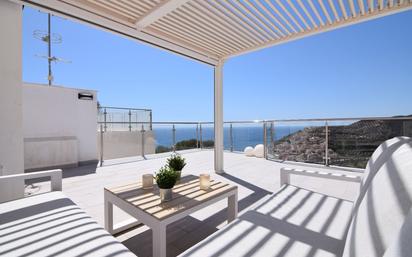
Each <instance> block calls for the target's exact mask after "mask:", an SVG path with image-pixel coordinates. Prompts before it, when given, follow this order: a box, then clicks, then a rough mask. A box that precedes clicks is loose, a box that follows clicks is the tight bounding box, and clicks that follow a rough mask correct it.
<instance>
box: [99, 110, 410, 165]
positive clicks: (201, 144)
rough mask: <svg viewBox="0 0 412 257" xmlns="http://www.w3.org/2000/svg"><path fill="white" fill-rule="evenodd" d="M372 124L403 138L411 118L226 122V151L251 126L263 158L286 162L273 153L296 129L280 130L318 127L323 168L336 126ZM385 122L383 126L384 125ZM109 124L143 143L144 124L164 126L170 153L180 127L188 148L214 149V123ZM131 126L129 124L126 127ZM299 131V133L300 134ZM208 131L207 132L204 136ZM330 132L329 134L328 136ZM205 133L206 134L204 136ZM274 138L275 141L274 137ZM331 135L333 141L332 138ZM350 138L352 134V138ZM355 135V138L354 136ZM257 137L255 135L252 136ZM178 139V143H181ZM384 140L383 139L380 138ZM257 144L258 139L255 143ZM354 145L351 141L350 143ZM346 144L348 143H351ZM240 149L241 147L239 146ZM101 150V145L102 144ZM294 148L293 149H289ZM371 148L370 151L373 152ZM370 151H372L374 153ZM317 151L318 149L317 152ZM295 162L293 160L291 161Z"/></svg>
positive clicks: (174, 148) (235, 148)
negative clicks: (132, 131)
mask: <svg viewBox="0 0 412 257" xmlns="http://www.w3.org/2000/svg"><path fill="white" fill-rule="evenodd" d="M368 121H369V122H372V123H373V122H374V121H380V122H384V124H386V123H388V122H389V123H394V124H395V123H397V124H398V125H399V126H400V127H402V128H401V130H400V131H397V132H396V131H395V132H394V133H392V134H391V135H390V136H402V135H408V136H412V117H409V116H403V117H351V118H315V119H269V120H243V121H225V122H224V126H225V150H229V151H231V152H235V151H241V150H243V148H241V146H239V145H236V142H237V140H238V138H235V132H236V131H238V130H239V128H238V127H241V126H244V127H245V126H246V127H247V126H252V127H254V131H255V132H254V133H256V131H257V130H258V128H259V127H260V128H261V130H260V131H261V132H260V133H259V135H258V136H259V137H261V140H259V143H262V144H263V145H264V149H265V151H264V157H265V158H267V159H275V160H288V156H283V157H282V156H280V157H279V156H277V153H276V146H278V145H279V144H278V143H279V141H281V140H283V139H284V138H287V137H289V136H290V134H294V133H296V132H297V129H294V130H292V132H291V133H289V134H285V135H284V136H282V137H281V138H279V135H277V134H279V131H280V130H281V129H282V128H284V127H287V126H289V125H290V124H295V125H296V124H301V125H299V126H301V128H300V129H299V130H304V129H305V128H318V129H317V130H316V131H317V133H318V136H319V135H321V136H322V146H323V150H322V152H323V153H322V156H321V160H322V161H321V162H320V161H319V158H318V159H317V160H316V162H315V163H319V164H324V165H330V164H331V156H330V152H331V149H330V147H331V141H333V140H336V137H335V135H333V132H335V131H337V128H338V127H342V129H343V127H344V126H349V125H350V124H355V123H356V122H368ZM385 122H386V123H385ZM111 123H117V124H132V125H134V127H140V128H141V129H140V132H141V134H142V140H144V133H145V125H146V127H147V128H148V129H150V130H153V127H155V129H154V130H156V127H159V126H161V127H163V128H165V127H166V129H167V128H169V129H170V139H171V141H170V143H169V145H168V146H167V147H165V148H164V149H165V150H169V151H177V150H182V149H184V147H183V148H182V146H179V139H178V137H177V133H178V132H179V131H182V128H181V127H184V128H186V129H187V128H188V127H191V128H192V129H193V131H195V132H194V134H193V138H183V139H186V140H188V139H192V140H194V141H193V142H194V143H193V145H191V148H196V149H203V148H207V147H211V146H213V122H202V121H199V122H196V121H195V122H193V121H188V122H187V121H157V122H153V121H146V122H139V121H137V122H129V121H126V122H111V121H106V124H111ZM147 124H150V126H147ZM100 125H101V126H100V129H99V130H100V133H104V132H105V131H106V130H105V129H104V127H102V126H104V124H103V123H102V122H100ZM129 126H130V125H129ZM299 130H298V131H299ZM206 132H207V133H206ZM331 133H332V134H331ZM207 134H208V135H207ZM276 136H277V138H276ZM331 136H332V139H331ZM351 136H352V135H351ZM353 136H356V135H353ZM255 137H256V135H255ZM183 139H182V138H181V140H183ZM354 140H355V141H356V140H358V141H359V142H360V141H361V138H358V139H356V138H355V139H354ZM382 140H383V138H382ZM355 141H354V144H357V142H355ZM205 142H207V143H208V145H207V146H205ZM255 142H256V143H257V142H258V140H255ZM352 143H353V142H352ZM352 143H350V142H349V143H348V144H352ZM378 143H379V144H380V142H376V144H378ZM333 144H335V145H336V142H334V141H333ZM376 144H374V145H373V146H374V148H376V147H377V145H376ZM242 146H243V145H242ZM101 147H103V144H102V145H101ZM142 147H143V148H144V144H142ZM292 147H293V146H292ZM346 147H351V146H350V145H347V146H346ZM374 148H373V149H374ZM373 149H371V150H373ZM317 150H319V149H317ZM101 152H103V149H101ZM141 152H142V156H143V157H144V153H145V152H144V149H142V151H141ZM366 155H367V153H365V158H364V159H365V160H366V159H369V156H366ZM102 160H103V156H101V161H102ZM292 160H294V159H292ZM294 161H305V160H299V159H297V160H294ZM307 161H308V162H311V161H310V160H307Z"/></svg>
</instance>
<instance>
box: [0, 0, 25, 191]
mask: <svg viewBox="0 0 412 257" xmlns="http://www.w3.org/2000/svg"><path fill="white" fill-rule="evenodd" d="M0 34H1V39H0V165H1V166H2V167H3V168H1V167H0V175H8V174H15V173H22V172H23V166H24V164H23V129H22V86H21V81H22V63H21V62H22V54H21V52H22V42H21V41H22V11H21V5H18V4H14V3H11V2H9V1H0ZM22 195H23V184H22V183H19V184H7V185H0V198H4V199H6V198H7V199H13V198H17V197H21V196H22Z"/></svg>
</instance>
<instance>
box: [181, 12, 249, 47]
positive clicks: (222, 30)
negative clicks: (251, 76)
mask: <svg viewBox="0 0 412 257" xmlns="http://www.w3.org/2000/svg"><path fill="white" fill-rule="evenodd" d="M190 7H191V8H189V7H186V6H183V7H182V8H183V10H187V11H188V12H192V13H193V15H197V17H199V19H204V21H205V22H208V23H210V24H212V25H213V26H214V29H216V31H217V32H218V33H220V35H225V34H226V36H227V37H228V38H229V39H230V40H233V41H235V42H237V43H238V44H240V45H242V46H243V47H250V46H252V45H253V43H252V42H250V41H247V40H245V38H243V37H240V36H239V35H238V34H236V33H234V32H233V31H231V30H230V28H228V27H225V26H224V25H223V21H221V20H220V18H219V17H218V16H215V15H214V14H212V13H210V16H208V15H205V14H204V13H203V12H200V11H198V9H197V8H196V7H193V6H190ZM211 16H213V17H214V18H215V19H217V20H219V21H220V22H217V21H216V20H215V19H213V18H211Z"/></svg>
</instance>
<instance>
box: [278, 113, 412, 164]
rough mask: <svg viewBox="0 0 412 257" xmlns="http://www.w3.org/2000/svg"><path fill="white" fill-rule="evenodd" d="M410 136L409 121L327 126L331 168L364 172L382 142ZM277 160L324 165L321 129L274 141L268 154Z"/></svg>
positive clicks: (323, 130) (312, 129) (411, 131)
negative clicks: (361, 170) (271, 154)
mask: <svg viewBox="0 0 412 257" xmlns="http://www.w3.org/2000/svg"><path fill="white" fill-rule="evenodd" d="M402 135H405V136H412V121H411V120H409V121H403V120H392V121H358V122H354V123H352V124H350V125H346V126H329V157H330V164H331V165H339V166H347V167H358V168H364V167H365V166H366V163H367V161H368V159H369V157H370V156H371V154H372V153H373V151H374V150H375V149H376V147H378V146H379V145H380V144H381V143H382V142H383V141H385V140H387V139H389V138H392V137H395V136H402ZM270 152H271V153H273V155H274V156H275V158H277V159H281V160H289V161H299V162H310V163H324V162H325V160H324V153H325V127H306V128H305V129H303V130H300V131H298V132H295V133H293V134H291V135H289V136H286V137H283V138H282V139H280V140H279V141H276V142H275V143H274V144H273V145H272V147H271V150H270Z"/></svg>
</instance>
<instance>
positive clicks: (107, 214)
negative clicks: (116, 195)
mask: <svg viewBox="0 0 412 257" xmlns="http://www.w3.org/2000/svg"><path fill="white" fill-rule="evenodd" d="M106 194H107V192H104V228H105V229H106V230H107V231H108V232H109V233H110V234H113V204H112V203H111V202H110V201H109V199H108V197H107V195H106Z"/></svg>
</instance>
